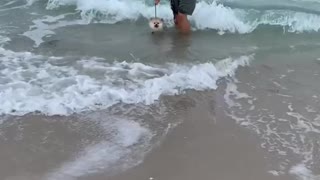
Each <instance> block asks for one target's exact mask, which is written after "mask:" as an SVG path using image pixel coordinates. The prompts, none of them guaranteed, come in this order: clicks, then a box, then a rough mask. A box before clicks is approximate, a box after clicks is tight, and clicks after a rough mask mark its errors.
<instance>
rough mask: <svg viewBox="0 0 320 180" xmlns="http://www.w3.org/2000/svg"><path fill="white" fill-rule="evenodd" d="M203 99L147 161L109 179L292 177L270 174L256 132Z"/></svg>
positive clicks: (277, 179) (261, 179) (253, 179)
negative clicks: (209, 110)
mask: <svg viewBox="0 0 320 180" xmlns="http://www.w3.org/2000/svg"><path fill="white" fill-rule="evenodd" d="M195 94H197V93H195ZM212 98H213V97H212ZM216 99H217V97H216ZM202 100H203V101H201V102H200V101H198V103H197V105H196V106H195V107H193V108H191V109H190V110H189V111H188V112H186V114H185V116H184V121H183V123H182V124H180V125H179V126H177V127H176V128H175V129H173V130H172V131H171V132H170V133H169V134H168V135H167V137H166V139H165V141H164V142H163V143H162V144H161V146H159V147H157V148H156V149H154V150H153V151H152V152H151V153H150V154H148V155H147V157H146V158H145V160H144V162H143V163H142V164H140V165H139V166H137V167H135V168H133V169H131V170H129V171H128V172H125V173H122V174H120V175H118V176H115V177H110V178H107V179H110V180H127V179H128V180H129V179H130V180H144V179H146V180H149V179H155V180H195V179H199V180H200V179H201V180H213V179H217V180H218V179H219V180H257V179H259V180H280V179H281V180H293V177H292V176H273V175H271V174H270V173H268V170H269V169H268V164H267V163H268V162H267V161H266V160H265V159H266V157H267V156H268V154H267V153H266V152H265V151H264V150H262V149H261V148H260V143H259V140H258V138H257V136H256V135H255V134H253V133H252V132H250V131H249V130H248V129H245V128H242V127H240V126H238V125H237V124H236V123H235V122H234V120H232V119H230V118H228V117H226V116H225V115H224V113H223V112H222V111H221V108H218V107H215V108H214V109H215V110H214V112H215V113H214V116H212V114H208V111H207V110H208V109H212V107H210V101H209V102H208V101H206V100H205V99H204V97H203V99H202ZM211 106H212V104H211ZM214 106H219V104H218V103H216V104H215V105H214ZM93 179H94V180H100V179H101V180H102V179H106V177H105V176H102V177H100V178H93Z"/></svg>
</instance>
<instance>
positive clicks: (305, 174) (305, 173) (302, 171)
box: [289, 164, 320, 180]
mask: <svg viewBox="0 0 320 180" xmlns="http://www.w3.org/2000/svg"><path fill="white" fill-rule="evenodd" d="M289 172H290V173H291V174H293V175H295V176H297V177H298V178H299V180H320V176H316V175H313V174H312V172H311V171H310V170H309V169H308V168H307V167H306V166H305V164H298V165H296V166H293V167H292V168H291V169H290V171H289Z"/></svg>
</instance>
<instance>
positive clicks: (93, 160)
mask: <svg viewBox="0 0 320 180" xmlns="http://www.w3.org/2000/svg"><path fill="white" fill-rule="evenodd" d="M103 127H104V128H105V131H106V132H109V133H108V139H109V140H108V141H105V142H100V143H98V144H96V145H92V146H88V147H87V148H86V149H84V150H83V151H82V152H80V153H78V154H77V155H76V156H75V157H74V158H73V159H70V160H67V162H65V163H63V164H62V165H61V166H60V167H59V168H57V169H55V170H53V171H52V172H50V173H48V174H47V175H46V177H45V178H43V179H44V180H60V179H64V180H73V179H76V178H79V177H81V176H85V175H89V174H91V173H97V172H100V171H103V172H106V171H107V172H109V171H108V170H110V169H113V168H116V170H117V171H121V170H125V169H127V168H129V167H131V166H134V165H136V164H137V163H140V161H141V160H142V159H143V156H144V154H145V153H146V152H147V151H148V150H149V149H150V148H149V145H150V144H149V141H150V139H151V138H152V134H151V133H150V132H149V130H148V129H146V128H144V127H142V126H141V125H140V124H138V123H136V122H134V121H129V120H121V119H116V120H114V121H112V122H109V121H107V123H106V124H105V125H104V126H103ZM110 132H111V134H110ZM113 173H114V172H113Z"/></svg>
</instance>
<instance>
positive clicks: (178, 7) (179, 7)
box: [171, 0, 197, 16]
mask: <svg viewBox="0 0 320 180" xmlns="http://www.w3.org/2000/svg"><path fill="white" fill-rule="evenodd" d="M196 1H197V0H171V9H172V11H173V15H174V16H175V15H177V14H178V13H182V14H186V15H192V13H193V11H194V9H195V7H196Z"/></svg>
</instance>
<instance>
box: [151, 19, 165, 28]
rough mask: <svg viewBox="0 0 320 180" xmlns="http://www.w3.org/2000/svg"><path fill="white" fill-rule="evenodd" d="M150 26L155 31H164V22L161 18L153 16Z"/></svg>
mask: <svg viewBox="0 0 320 180" xmlns="http://www.w3.org/2000/svg"><path fill="white" fill-rule="evenodd" d="M149 26H150V28H151V29H152V30H153V31H162V30H163V26H164V23H163V20H162V19H160V18H151V19H150V21H149Z"/></svg>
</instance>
